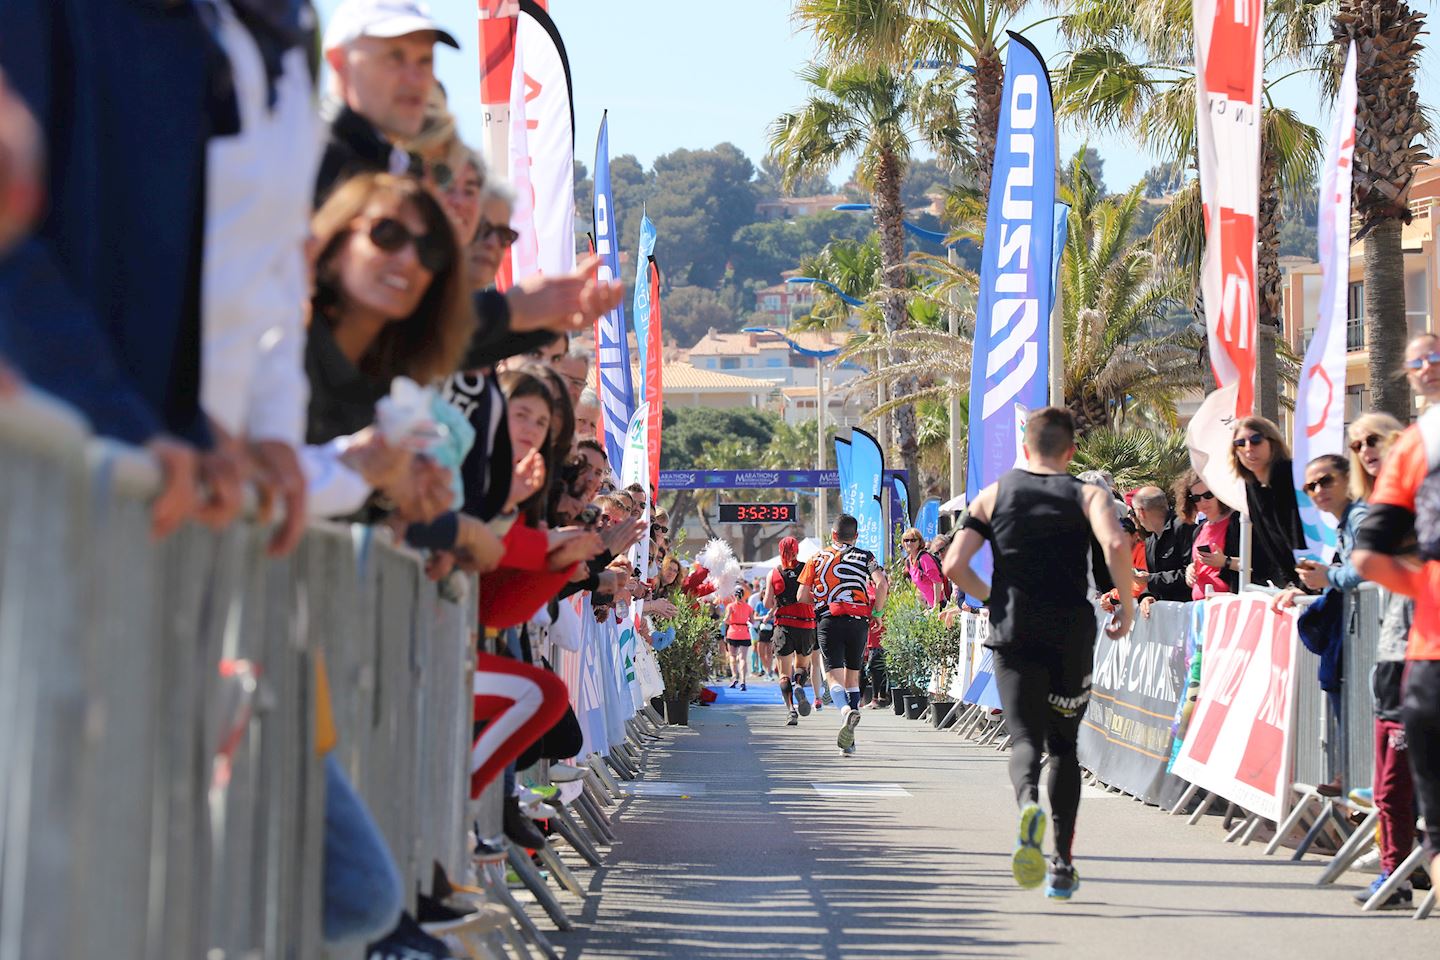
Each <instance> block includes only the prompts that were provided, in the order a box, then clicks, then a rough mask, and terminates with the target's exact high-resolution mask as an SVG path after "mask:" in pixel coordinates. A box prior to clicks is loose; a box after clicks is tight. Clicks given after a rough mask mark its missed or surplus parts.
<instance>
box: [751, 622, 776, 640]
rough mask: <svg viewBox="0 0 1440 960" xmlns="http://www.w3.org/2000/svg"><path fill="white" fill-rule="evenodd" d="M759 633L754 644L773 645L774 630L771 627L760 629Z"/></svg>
mask: <svg viewBox="0 0 1440 960" xmlns="http://www.w3.org/2000/svg"><path fill="white" fill-rule="evenodd" d="M759 633H760V635H759V636H758V637H757V638H756V639H755V642H756V643H774V642H775V628H774V627H772V626H764V627H761V628H760V631H759Z"/></svg>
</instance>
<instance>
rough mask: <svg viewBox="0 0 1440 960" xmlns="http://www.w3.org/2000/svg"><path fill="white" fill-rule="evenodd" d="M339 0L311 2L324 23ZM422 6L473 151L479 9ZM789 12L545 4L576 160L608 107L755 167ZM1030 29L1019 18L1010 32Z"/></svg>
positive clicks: (1124, 144) (625, 129)
mask: <svg viewBox="0 0 1440 960" xmlns="http://www.w3.org/2000/svg"><path fill="white" fill-rule="evenodd" d="M338 3H339V0H317V6H318V8H319V10H320V13H321V16H322V17H326V16H328V14H329V11H330V10H333V9H334V8H335V7H336V6H337V5H338ZM429 3H430V8H431V10H432V11H433V12H434V13H435V16H436V18H437V19H439V20H440V21H441V22H442V23H444V24H445V25H446V26H447V27H449V28H450V30H451V32H452V33H454V34H455V35H456V37H457V38H458V39H459V40H460V42H461V44H462V45H464V47H465V49H464V50H463V51H460V52H456V51H454V50H451V49H450V48H449V47H443V46H442V47H437V51H438V53H437V70H438V72H439V74H440V78H441V80H442V81H443V82H444V83H445V87H446V89H447V90H448V91H449V93H450V103H451V106H452V108H454V109H455V110H456V112H457V114H458V115H459V119H460V125H461V131H462V133H464V134H465V135H466V136H467V138H469V139H470V140H471V141H472V142H475V143H478V142H479V137H478V132H479V128H480V116H479V113H480V107H479V104H480V80H479V67H478V65H477V56H476V48H477V47H478V44H479V41H478V27H477V26H476V9H477V6H478V5H477V3H476V0H429ZM790 7H791V4H790V3H789V2H787V0H727V2H726V3H723V4H714V3H703V2H699V0H551V3H550V12H551V14H552V15H553V16H554V18H555V22H556V24H557V25H558V26H559V27H560V31H561V33H562V35H563V36H564V38H565V43H566V47H567V49H568V52H569V55H570V68H571V73H572V76H573V79H574V83H575V122H576V126H577V128H578V130H577V134H578V136H577V153H578V154H579V155H580V158H581V159H582V160H584V161H585V162H586V165H587V166H591V165H593V164H592V163H591V161H590V160H589V159H587V156H586V155H587V154H589V153H593V150H594V146H593V144H594V136H595V131H596V130H597V129H598V127H599V124H600V114H601V111H602V110H604V109H607V108H608V109H609V111H610V149H611V152H612V154H615V155H619V154H622V153H633V154H635V155H636V157H638V158H639V159H640V161H641V163H643V164H645V165H646V166H649V164H650V162H651V161H652V160H654V159H655V157H656V156H658V155H660V154H662V153H667V152H669V151H671V150H674V149H676V148H678V147H691V148H700V147H710V146H714V145H715V144H717V143H721V142H724V141H729V142H731V143H734V144H735V145H736V146H738V147H740V149H741V150H743V151H744V152H745V154H746V155H747V156H749V157H750V159H751V160H752V161H755V162H756V163H758V162H759V160H760V158H761V157H763V156H764V154H765V149H766V148H765V142H766V141H765V131H766V127H767V125H768V124H769V123H770V121H772V120H773V119H774V118H775V117H776V116H777V115H778V114H780V113H781V112H783V111H785V110H787V109H790V108H791V107H794V106H796V105H798V104H799V103H800V102H801V101H802V100H803V98H804V89H803V87H802V85H801V84H800V82H799V81H798V80H797V79H796V77H795V73H796V71H797V70H798V69H799V68H800V67H801V66H802V65H803V64H804V62H805V61H806V60H807V59H808V58H809V57H810V55H811V53H812V52H813V45H812V44H811V43H810V41H809V39H808V37H805V36H803V35H797V34H795V33H794V31H793V29H792V27H791V24H790ZM1036 16H1037V17H1038V16H1039V14H1037V15H1036ZM1028 25H1029V21H1028V19H1025V18H1023V17H1022V22H1020V23H1018V24H1017V25H1016V28H1019V27H1026V26H1028ZM1025 32H1026V35H1027V36H1028V37H1030V38H1031V39H1032V40H1033V41H1034V42H1035V44H1036V46H1037V47H1039V49H1040V50H1041V52H1042V53H1043V54H1045V55H1046V57H1047V59H1050V60H1052V61H1055V60H1058V59H1059V53H1060V49H1061V47H1060V45H1059V43H1058V41H1057V39H1056V37H1055V34H1054V31H1053V30H1052V29H1050V28H1049V27H1047V26H1045V25H1041V26H1038V27H1030V28H1029V29H1026V31H1025ZM1430 52H1431V51H1427V53H1430ZM1432 59H1433V57H1432ZM1435 76H1436V71H1435V70H1434V69H1433V68H1432V69H1429V70H1427V71H1425V73H1424V75H1422V78H1421V84H1420V99H1421V102H1422V103H1428V104H1432V105H1433V104H1436V103H1440V84H1437V82H1436V80H1435ZM1272 95H1273V96H1274V98H1275V99H1276V101H1277V102H1278V103H1279V104H1280V105H1282V106H1288V107H1292V108H1294V109H1296V110H1298V111H1300V113H1301V114H1302V116H1304V117H1305V119H1307V120H1308V121H1309V122H1311V123H1315V124H1318V125H1321V126H1322V129H1328V126H1329V120H1328V114H1327V115H1322V109H1323V107H1322V104H1321V102H1320V101H1321V98H1320V94H1319V91H1318V89H1316V88H1315V87H1314V85H1313V82H1312V81H1311V79H1310V78H1308V77H1294V78H1291V79H1289V80H1286V81H1284V82H1283V83H1280V84H1278V85H1277V86H1276V87H1275V88H1274V89H1273V90H1272ZM1085 142H1089V143H1090V144H1091V145H1092V146H1094V147H1096V148H1097V149H1098V150H1099V151H1100V153H1101V155H1102V156H1103V157H1104V159H1105V181H1106V186H1108V187H1109V188H1110V189H1111V190H1117V189H1122V188H1124V187H1128V186H1129V185H1130V184H1132V183H1134V182H1135V181H1137V180H1139V179H1140V177H1141V176H1142V175H1143V174H1144V172H1145V170H1146V169H1147V168H1148V167H1150V166H1151V165H1153V164H1154V163H1156V162H1158V161H1157V158H1155V157H1151V156H1147V155H1146V154H1145V153H1143V152H1142V151H1140V150H1139V149H1138V148H1137V147H1136V146H1135V145H1134V144H1132V143H1130V142H1129V141H1127V140H1124V139H1121V138H1115V137H1100V136H1094V135H1088V134H1087V133H1086V132H1085V131H1078V130H1074V129H1063V128H1062V131H1061V144H1060V146H1061V151H1062V155H1064V154H1068V153H1070V152H1073V151H1074V150H1075V149H1076V148H1078V147H1079V146H1080V145H1081V144H1082V143H1085ZM848 173H849V168H848V167H847V168H846V169H844V170H843V171H841V172H840V173H839V175H838V176H836V177H834V178H832V179H835V180H837V181H839V180H843V179H844V178H845V176H846V175H848Z"/></svg>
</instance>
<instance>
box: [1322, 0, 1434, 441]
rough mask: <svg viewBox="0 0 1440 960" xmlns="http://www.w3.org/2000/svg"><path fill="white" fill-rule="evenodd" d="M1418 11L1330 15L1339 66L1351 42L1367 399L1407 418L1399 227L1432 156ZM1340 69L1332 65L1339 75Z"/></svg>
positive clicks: (1356, 2)
mask: <svg viewBox="0 0 1440 960" xmlns="http://www.w3.org/2000/svg"><path fill="white" fill-rule="evenodd" d="M1424 26H1425V18H1424V16H1423V15H1421V14H1419V13H1416V12H1415V11H1413V10H1411V9H1410V6H1409V5H1408V4H1406V3H1405V2H1404V0H1341V2H1340V5H1339V10H1338V11H1337V12H1336V14H1335V20H1334V24H1333V31H1334V38H1335V43H1334V56H1335V58H1336V62H1337V63H1338V64H1340V65H1343V63H1344V58H1345V49H1346V47H1347V45H1348V43H1349V42H1350V41H1352V40H1353V41H1354V43H1355V54H1356V63H1355V67H1356V71H1355V86H1356V92H1357V94H1358V97H1357V105H1356V116H1355V166H1354V205H1355V216H1356V218H1358V220H1359V223H1360V229H1359V231H1358V233H1357V235H1356V239H1361V238H1363V240H1364V244H1365V247H1364V264H1365V319H1366V321H1367V326H1368V327H1369V328H1370V329H1369V336H1368V347H1369V351H1370V402H1371V405H1372V406H1373V407H1375V408H1376V409H1377V410H1384V411H1385V412H1386V413H1389V414H1393V415H1394V416H1396V417H1399V418H1400V420H1401V422H1402V423H1403V422H1405V421H1406V420H1408V419H1409V417H1410V415H1411V412H1412V410H1411V405H1410V387H1409V384H1408V383H1406V382H1405V380H1404V378H1401V377H1397V376H1396V375H1395V372H1396V371H1397V370H1398V369H1399V368H1400V362H1401V360H1402V359H1403V358H1404V354H1405V341H1406V340H1407V339H1409V336H1410V332H1409V328H1408V326H1407V324H1406V320H1405V256H1404V252H1403V250H1402V249H1401V246H1400V233H1401V226H1402V225H1403V224H1406V223H1409V222H1410V217H1411V213H1410V208H1409V205H1408V203H1407V198H1408V196H1409V193H1410V185H1411V182H1412V181H1413V179H1414V176H1415V171H1416V169H1418V168H1419V167H1420V166H1421V165H1423V164H1424V163H1425V162H1426V161H1428V160H1429V159H1430V157H1429V155H1428V154H1427V153H1426V152H1425V147H1424V143H1423V138H1424V136H1425V134H1426V133H1427V132H1428V127H1427V124H1426V121H1425V118H1424V115H1423V114H1422V112H1421V109H1420V102H1419V97H1418V96H1417V95H1416V93H1415V74H1416V72H1417V71H1418V69H1419V62H1418V61H1419V55H1420V49H1421V48H1420V44H1419V43H1417V42H1416V38H1417V37H1418V36H1419V34H1420V32H1421V30H1422V29H1423V28H1424ZM1339 72H1340V67H1339V66H1337V67H1336V68H1335V70H1334V75H1335V76H1338V75H1339Z"/></svg>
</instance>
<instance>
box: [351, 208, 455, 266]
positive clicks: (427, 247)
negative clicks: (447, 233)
mask: <svg viewBox="0 0 1440 960" xmlns="http://www.w3.org/2000/svg"><path fill="white" fill-rule="evenodd" d="M370 242H371V243H373V244H375V246H377V247H379V248H380V249H381V250H384V251H385V252H386V253H399V252H400V251H401V250H404V249H405V248H406V247H409V246H414V248H415V258H416V259H417V260H419V261H420V266H422V267H424V268H425V269H426V270H429V271H430V272H431V273H439V272H440V271H442V270H444V269H445V268H446V267H448V266H450V258H451V254H452V252H453V251H451V249H450V245H449V244H448V243H446V242H445V238H444V237H440V236H436V235H435V234H433V233H422V234H419V235H418V236H417V235H416V234H413V233H411V232H410V228H409V227H407V226H405V224H403V223H401V222H400V221H399V220H396V219H395V218H394V217H381V218H380V219H379V220H376V221H375V222H374V223H372V224H370Z"/></svg>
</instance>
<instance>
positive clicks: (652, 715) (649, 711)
mask: <svg viewBox="0 0 1440 960" xmlns="http://www.w3.org/2000/svg"><path fill="white" fill-rule="evenodd" d="M644 713H645V716H646V717H648V718H649V719H650V722H651V723H653V724H654V725H655V730H656V732H657V733H658V732H660V731H663V730H664V729H665V718H664V717H662V716H660V714H659V713H658V712H657V711H656V710H655V708H654V707H652V706H650V704H648V703H647V704H645V710H644Z"/></svg>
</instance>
